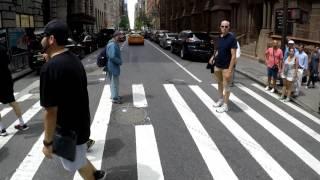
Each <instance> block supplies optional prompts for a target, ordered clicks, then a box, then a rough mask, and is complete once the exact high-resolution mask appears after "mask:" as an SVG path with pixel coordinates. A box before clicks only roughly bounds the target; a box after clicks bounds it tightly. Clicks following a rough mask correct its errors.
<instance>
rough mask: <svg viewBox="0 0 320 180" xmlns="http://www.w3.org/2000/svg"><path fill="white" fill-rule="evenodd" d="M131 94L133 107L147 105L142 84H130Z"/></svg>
mask: <svg viewBox="0 0 320 180" xmlns="http://www.w3.org/2000/svg"><path fill="white" fill-rule="evenodd" d="M132 94H133V105H134V106H135V107H140V108H143V107H147V106H148V103H147V99H146V94H145V92H144V88H143V85H142V84H133V85H132Z"/></svg>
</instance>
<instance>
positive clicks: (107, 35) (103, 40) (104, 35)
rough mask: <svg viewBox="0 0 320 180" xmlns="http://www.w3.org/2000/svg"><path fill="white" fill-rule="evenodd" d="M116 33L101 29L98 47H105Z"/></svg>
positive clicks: (112, 30)
mask: <svg viewBox="0 0 320 180" xmlns="http://www.w3.org/2000/svg"><path fill="white" fill-rule="evenodd" d="M114 32H115V30H114V29H101V30H100V31H99V33H98V36H97V38H98V46H99V47H104V46H105V45H106V44H107V43H108V41H109V40H110V39H111V38H112V35H113V33H114Z"/></svg>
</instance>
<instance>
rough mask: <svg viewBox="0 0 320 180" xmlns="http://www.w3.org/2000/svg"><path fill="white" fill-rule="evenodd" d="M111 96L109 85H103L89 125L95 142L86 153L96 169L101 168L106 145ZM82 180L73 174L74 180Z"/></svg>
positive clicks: (77, 174)
mask: <svg viewBox="0 0 320 180" xmlns="http://www.w3.org/2000/svg"><path fill="white" fill-rule="evenodd" d="M110 96H111V92H110V85H105V86H104V88H103V92H102V95H101V98H100V102H99V105H98V108H97V111H96V114H95V116H94V119H93V122H92V124H91V128H90V129H91V136H90V139H93V140H95V141H96V143H95V144H94V146H93V147H92V148H91V152H90V153H88V155H87V157H88V160H89V161H90V162H91V163H92V164H93V166H94V167H95V168H97V169H100V168H101V165H102V159H103V158H102V156H103V151H104V146H105V143H106V135H107V130H108V125H109V121H110V115H111V110H112V102H111V101H110V100H109V97H110ZM82 179H83V178H82V177H81V176H80V174H79V173H78V172H77V173H76V174H75V177H74V180H82Z"/></svg>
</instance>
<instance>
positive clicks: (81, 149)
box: [59, 143, 88, 172]
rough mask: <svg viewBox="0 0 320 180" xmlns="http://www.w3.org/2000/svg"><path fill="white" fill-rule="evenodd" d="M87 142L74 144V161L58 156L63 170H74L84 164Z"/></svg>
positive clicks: (85, 161) (85, 162)
mask: <svg viewBox="0 0 320 180" xmlns="http://www.w3.org/2000/svg"><path fill="white" fill-rule="evenodd" d="M86 153H87V144H86V143H85V144H80V145H77V146H76V157H75V160H74V161H69V160H67V159H64V158H62V157H59V159H60V161H61V163H62V165H63V167H64V169H65V170H67V171H70V172H75V171H77V170H79V169H80V168H82V167H83V166H85V165H86V164H87V163H88V162H87V156H86Z"/></svg>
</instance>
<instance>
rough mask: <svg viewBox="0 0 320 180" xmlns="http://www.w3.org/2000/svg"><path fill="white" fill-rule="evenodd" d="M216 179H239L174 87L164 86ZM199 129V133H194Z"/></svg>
mask: <svg viewBox="0 0 320 180" xmlns="http://www.w3.org/2000/svg"><path fill="white" fill-rule="evenodd" d="M164 87H165V89H166V91H167V93H168V95H169V97H170V99H171V101H172V103H173V104H174V105H175V107H176V109H177V111H178V112H179V114H180V116H181V117H182V119H183V121H184V123H185V125H186V127H187V128H188V130H189V132H190V134H191V136H192V138H193V140H194V142H195V143H196V145H197V147H198V148H199V151H200V153H201V155H202V157H203V160H204V161H205V163H206V164H207V167H208V169H209V171H210V172H211V175H212V177H213V178H214V179H238V177H237V176H236V175H235V173H234V172H233V170H232V169H231V167H230V166H229V164H228V162H227V161H226V160H225V158H224V157H223V155H222V154H221V152H220V150H219V149H218V147H217V145H216V144H215V142H214V141H213V140H212V139H211V137H210V136H209V134H208V133H207V131H206V130H205V128H204V127H203V126H202V124H201V123H200V122H199V119H198V118H197V116H196V115H195V114H194V113H193V112H192V110H191V109H190V107H189V106H188V105H187V103H186V102H185V101H184V100H183V98H182V97H181V95H180V94H179V92H178V91H177V90H176V88H175V87H174V86H173V85H170V84H165V85H164ZM194 129H197V130H198V132H196V131H194Z"/></svg>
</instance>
